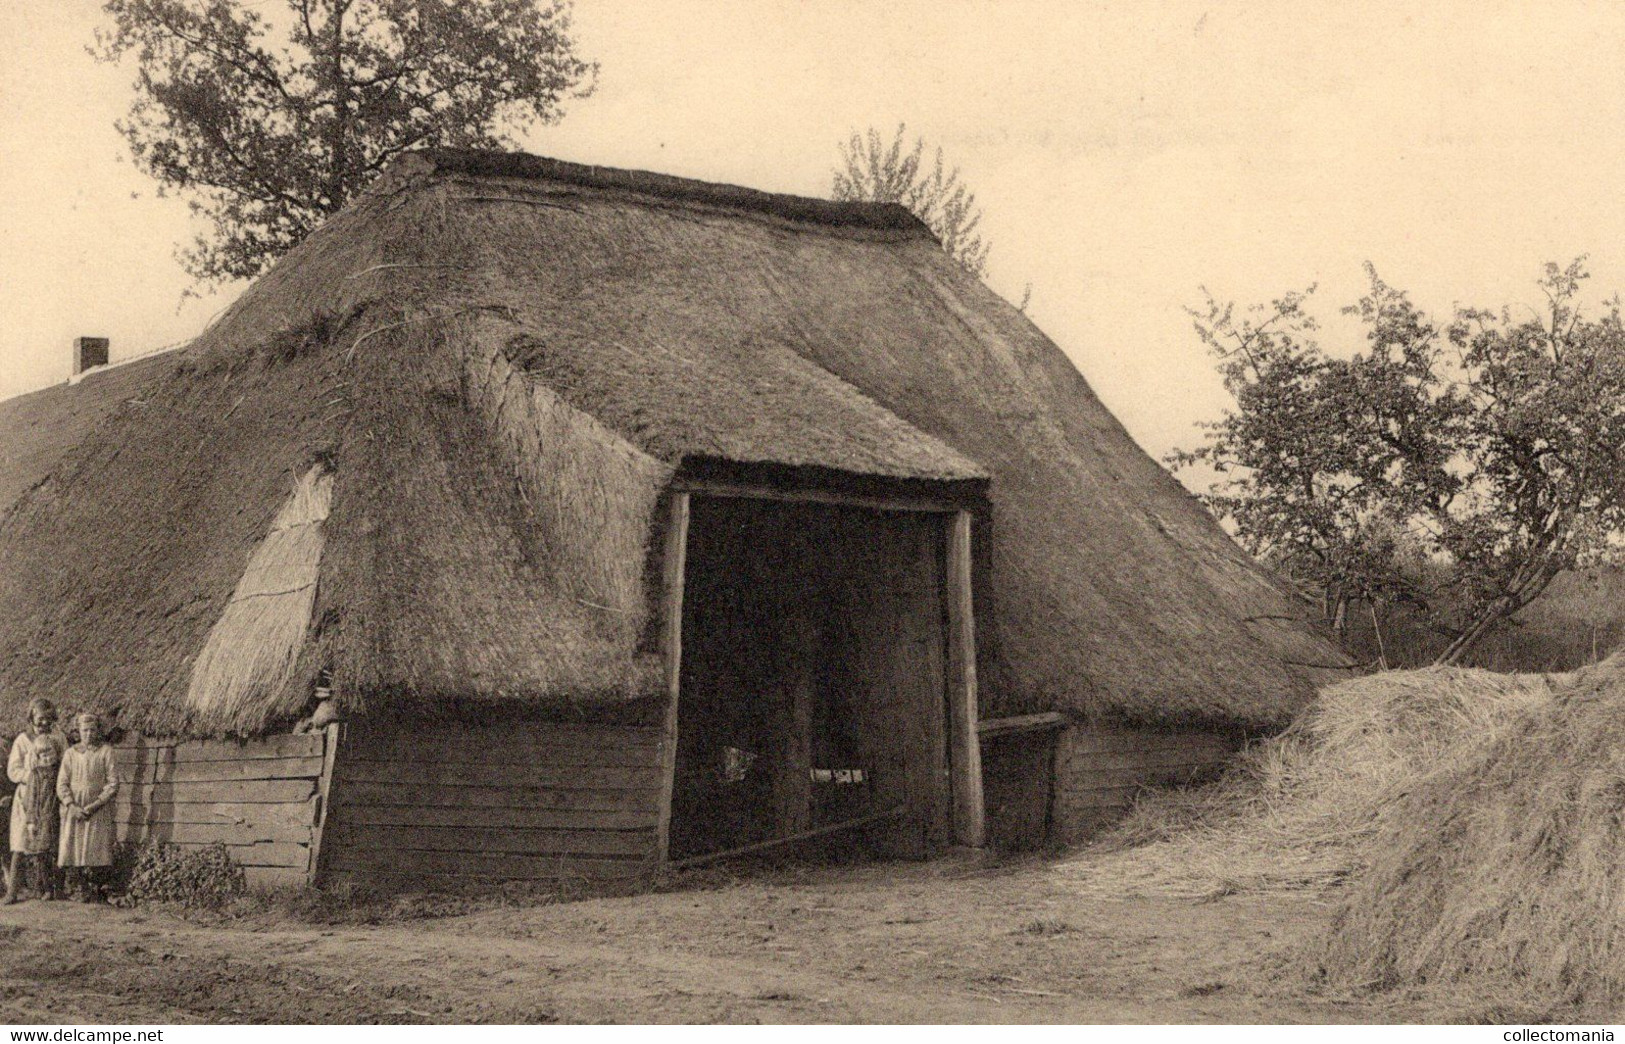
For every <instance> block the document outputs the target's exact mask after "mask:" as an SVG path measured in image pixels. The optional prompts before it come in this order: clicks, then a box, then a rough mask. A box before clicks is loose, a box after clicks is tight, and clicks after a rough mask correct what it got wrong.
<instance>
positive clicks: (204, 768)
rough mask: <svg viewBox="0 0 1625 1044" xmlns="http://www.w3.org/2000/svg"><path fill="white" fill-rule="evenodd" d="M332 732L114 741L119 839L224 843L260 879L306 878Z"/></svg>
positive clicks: (291, 881) (286, 881)
mask: <svg viewBox="0 0 1625 1044" xmlns="http://www.w3.org/2000/svg"><path fill="white" fill-rule="evenodd" d="M326 742H327V739H326V737H325V736H324V735H323V734H321V733H315V734H311V735H289V736H269V737H266V738H264V739H258V740H248V741H242V742H238V741H233V740H178V741H177V740H155V739H149V738H147V737H141V736H137V737H133V738H131V739H128V740H125V741H124V742H123V743H121V744H119V745H118V746H117V747H116V748H115V750H114V754H115V760H116V761H117V763H118V769H119V776H120V786H119V793H118V797H117V798H116V799H115V802H114V814H115V819H116V821H117V823H118V838H119V840H120V841H135V842H141V841H158V842H163V843H166V844H173V845H179V846H181V847H183V848H198V847H202V846H205V845H209V844H215V843H219V844H223V845H225V846H226V849H227V851H229V852H230V853H231V855H232V858H233V859H235V860H236V861H237V862H238V863H239V864H241V865H242V866H243V868H244V870H245V872H246V873H247V875H248V878H249V884H250V885H251V886H255V887H269V886H273V885H296V884H302V883H304V882H305V881H306V880H307V879H308V876H309V873H310V870H311V849H312V845H313V842H314V840H315V834H316V830H317V829H318V825H319V824H320V822H321V815H322V810H321V803H320V801H319V800H318V798H317V793H318V791H319V789H320V781H321V774H322V766H323V755H324V753H325V749H326V748H325V744H326Z"/></svg>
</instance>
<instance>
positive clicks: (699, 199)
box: [381, 149, 931, 238]
mask: <svg viewBox="0 0 1625 1044" xmlns="http://www.w3.org/2000/svg"><path fill="white" fill-rule="evenodd" d="M449 175H464V176H467V177H470V178H476V179H495V178H501V179H515V180H524V181H530V182H534V183H536V184H543V185H550V186H553V187H554V188H560V187H574V188H581V189H589V190H593V191H594V192H596V193H598V194H600V195H602V194H604V193H607V192H613V193H620V194H628V195H635V196H640V197H643V198H644V199H646V200H669V201H673V202H681V203H696V204H702V205H705V206H711V207H723V208H728V209H732V210H738V211H754V212H756V213H760V214H767V215H771V216H773V217H777V218H782V219H784V220H785V221H792V222H799V223H805V224H811V225H827V226H835V227H845V228H855V229H873V230H881V231H892V232H906V233H910V234H913V235H921V236H925V237H927V238H929V237H931V230H930V229H929V228H928V227H927V226H926V224H925V222H923V221H921V220H920V219H919V218H918V217H916V216H915V215H914V213H913V212H912V211H910V210H909V209H908V208H907V207H905V206H902V205H901V204H898V203H863V202H838V201H836V200H829V199H813V198H809V197H806V196H792V195H787V194H784V193H775V192H762V191H760V190H758V189H752V188H745V187H742V186H739V185H722V184H717V183H714V182H709V181H696V180H693V179H691V178H679V177H674V176H672V175H670V174H658V173H655V172H653V171H647V170H622V169H619V168H616V167H599V166H591V165H587V164H581V163H569V162H567V161H565V160H557V159H549V158H548V157H546V156H532V155H529V154H527V153H522V152H481V151H478V150H472V149H424V150H421V151H418V152H411V153H407V154H405V155H404V156H401V157H400V158H398V159H397V160H396V161H395V162H394V163H393V164H391V166H390V168H388V169H386V171H385V174H384V177H383V178H382V179H381V185H382V186H393V185H395V184H396V183H397V181H398V180H399V179H410V178H419V177H430V176H449Z"/></svg>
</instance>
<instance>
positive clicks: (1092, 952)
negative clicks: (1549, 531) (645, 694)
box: [0, 856, 1500, 1024]
mask: <svg viewBox="0 0 1625 1044" xmlns="http://www.w3.org/2000/svg"><path fill="white" fill-rule="evenodd" d="M1076 858H1079V857H1075V858H1074V860H1073V861H1070V862H1069V863H1066V864H1056V863H1053V862H1049V861H1043V860H1031V861H1026V862H1022V863H1018V864H1014V865H1002V866H989V865H986V864H985V863H984V862H981V861H979V860H977V859H974V858H971V857H952V858H946V859H941V860H937V861H933V862H931V863H925V864H882V865H868V866H860V867H850V868H817V869H799V870H776V871H765V872H760V873H757V874H754V875H748V876H743V877H740V878H737V879H734V880H731V881H724V882H722V883H721V884H720V885H719V882H718V880H717V879H716V878H715V877H713V878H709V879H698V880H694V881H691V882H688V886H687V887H682V886H681V885H682V883H681V882H680V883H679V884H680V887H679V888H678V889H677V890H674V891H668V892H664V893H660V894H654V895H643V896H634V897H621V898H600V899H588V900H578V901H574V902H557V903H550V904H540V905H536V904H532V905H523V906H516V905H507V906H497V907H493V908H488V909H483V910H476V911H475V912H472V913H461V914H458V915H456V916H446V917H431V918H419V919H411V920H385V921H384V922H383V923H378V924H356V925H342V926H336V925H322V924H311V923H301V922H300V921H299V920H297V919H295V918H290V917H286V916H269V915H260V916H257V917H251V918H241V917H239V918H235V919H229V920H223V921H220V922H218V923H209V922H208V921H207V920H200V919H199V918H198V917H196V916H195V915H194V916H191V917H188V918H185V919H182V918H179V917H176V916H173V915H170V914H167V913H162V912H155V911H153V910H150V909H133V910H131V909H115V908H111V907H105V906H86V905H81V904H78V903H63V902H57V903H46V902H40V901H30V902H25V903H22V904H19V905H17V906H13V907H9V908H5V909H0V948H3V951H0V952H4V954H5V959H4V960H0V1022H5V1023H13V1024H16V1023H22V1024H28V1023H38V1024H60V1023H61V1022H64V1021H71V1022H76V1023H92V1022H119V1023H198V1022H227V1023H281V1022H316V1023H329V1022H341V1023H342V1022H369V1023H370V1022H451V1023H477V1022H498V1023H510V1022H521V1023H527V1022H569V1023H598V1022H616V1023H646V1022H730V1023H740V1022H747V1023H748V1022H772V1023H785V1022H789V1023H813V1022H835V1023H911V1022H954V1023H961V1022H983V1023H985V1022H1042V1023H1123V1022H1174V1023H1197V1022H1218V1023H1237V1022H1240V1023H1248V1022H1253V1023H1257V1022H1265V1023H1287V1022H1313V1023H1320V1022H1362V1023H1365V1022H1396V1021H1397V1022H1411V1021H1463V1020H1474V1019H1476V1018H1479V1017H1482V1016H1483V1014H1484V1013H1475V1012H1474V1011H1473V1010H1472V1009H1471V1008H1470V1007H1466V1008H1460V1009H1457V1010H1440V1009H1438V1008H1428V1007H1425V1006H1423V1005H1421V1004H1420V1002H1417V1001H1415V1000H1406V999H1397V1000H1396V999H1395V998H1393V997H1391V996H1388V997H1380V998H1373V997H1336V996H1330V995H1325V994H1321V993H1317V992H1316V991H1314V990H1313V989H1311V988H1310V986H1309V984H1307V983H1306V982H1305V981H1304V980H1303V979H1302V977H1301V974H1300V973H1299V972H1298V971H1297V970H1296V967H1295V965H1294V961H1293V957H1292V951H1293V947H1294V946H1295V945H1297V944H1299V943H1301V942H1302V941H1303V940H1304V939H1305V938H1307V937H1309V936H1310V935H1311V934H1312V933H1315V932H1317V931H1319V930H1321V929H1322V927H1323V926H1324V925H1325V923H1326V921H1327V918H1328V917H1329V915H1330V910H1331V907H1330V904H1329V903H1328V902H1327V901H1325V900H1324V899H1317V898H1316V897H1314V896H1311V895H1302V896H1293V897H1289V898H1281V897H1279V896H1272V897H1258V896H1251V897H1249V896H1227V897H1221V898H1217V899H1212V900H1210V901H1191V900H1181V899H1166V898H1153V897H1124V898H1117V899H1099V898H1080V897H1078V895H1077V894H1076V890H1075V889H1069V887H1068V882H1069V880H1075V879H1076V876H1077V874H1078V873H1079V871H1080V866H1079V864H1078V863H1077V862H1076ZM1081 858H1085V859H1087V858H1088V857H1087V856H1084V857H1081ZM1082 869H1084V870H1086V869H1087V868H1086V867H1085V868H1082ZM1493 1021H1500V1020H1499V1019H1494V1020H1493Z"/></svg>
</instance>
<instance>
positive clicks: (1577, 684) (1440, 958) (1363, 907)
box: [1319, 655, 1625, 1012]
mask: <svg viewBox="0 0 1625 1044" xmlns="http://www.w3.org/2000/svg"><path fill="white" fill-rule="evenodd" d="M1361 848H1362V851H1363V852H1364V853H1365V855H1366V861H1367V863H1368V865H1367V866H1366V867H1365V868H1364V869H1363V871H1362V872H1361V873H1360V874H1358V875H1357V876H1356V877H1355V878H1354V880H1353V881H1352V882H1351V884H1350V887H1349V889H1348V892H1347V894H1346V896H1345V898H1344V900H1343V903H1342V906H1341V909H1340V910H1339V913H1338V915H1337V918H1336V922H1335V925H1334V928H1333V931H1332V932H1331V934H1330V936H1329V937H1328V939H1327V941H1326V944H1325V947H1324V950H1323V951H1322V952H1321V953H1320V954H1319V957H1320V963H1321V968H1322V970H1323V971H1324V972H1325V974H1326V975H1327V977H1328V978H1329V979H1330V980H1331V981H1332V982H1334V983H1338V984H1341V985H1345V986H1379V987H1380V986H1385V985H1395V984H1406V985H1412V984H1425V985H1431V986H1443V987H1447V988H1450V987H1457V986H1469V985H1471V986H1477V987H1480V988H1482V987H1486V986H1487V987H1505V988H1507V989H1510V990H1512V991H1515V992H1512V993H1510V994H1508V995H1510V996H1517V997H1520V998H1522V999H1523V1000H1525V1001H1530V1002H1537V1003H1573V1004H1584V1005H1587V1006H1598V1005H1601V1006H1604V1007H1606V1008H1607V1009H1609V1010H1613V1011H1616V1012H1617V1011H1618V1010H1619V1007H1618V1006H1619V1005H1620V1004H1621V1003H1622V1002H1625V655H1616V656H1614V657H1613V658H1611V659H1609V660H1606V661H1604V662H1603V663H1601V664H1599V665H1597V666H1594V667H1591V668H1587V669H1583V670H1581V671H1577V672H1575V673H1574V674H1572V675H1569V676H1566V677H1564V678H1563V679H1561V680H1560V681H1559V683H1558V684H1557V685H1556V686H1555V691H1554V693H1553V696H1552V698H1551V699H1550V700H1548V701H1539V702H1536V703H1533V704H1528V705H1525V706H1523V707H1521V708H1519V709H1518V710H1517V711H1516V712H1515V713H1514V714H1512V715H1511V716H1510V717H1509V719H1508V720H1507V722H1506V723H1505V724H1504V726H1503V727H1501V728H1498V729H1494V730H1489V731H1486V732H1484V733H1483V734H1482V735H1477V736H1474V737H1471V738H1464V740H1463V741H1462V742H1459V743H1456V744H1454V745H1452V746H1451V747H1450V748H1449V749H1448V750H1446V751H1444V752H1442V753H1441V755H1440V756H1439V757H1437V758H1436V759H1434V763H1433V764H1431V765H1430V766H1428V770H1427V771H1425V772H1423V773H1421V774H1419V775H1418V776H1417V778H1415V779H1414V780H1412V781H1411V782H1410V783H1409V784H1408V785H1407V786H1405V787H1404V788H1403V789H1402V790H1400V791H1398V792H1396V793H1394V794H1393V795H1392V800H1391V801H1390V803H1389V804H1388V805H1387V806H1386V807H1385V808H1383V809H1382V810H1381V812H1380V815H1379V816H1378V817H1377V822H1376V824H1375V828H1374V829H1373V830H1372V832H1371V834H1370V837H1369V838H1368V840H1366V841H1365V843H1364V844H1363V845H1362V846H1361Z"/></svg>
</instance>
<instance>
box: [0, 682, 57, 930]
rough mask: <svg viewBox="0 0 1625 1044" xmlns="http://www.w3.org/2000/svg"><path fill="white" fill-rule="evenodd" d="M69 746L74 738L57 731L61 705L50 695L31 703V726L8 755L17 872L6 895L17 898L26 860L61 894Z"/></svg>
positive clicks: (50, 890) (45, 887) (48, 893)
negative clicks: (63, 772)
mask: <svg viewBox="0 0 1625 1044" xmlns="http://www.w3.org/2000/svg"><path fill="white" fill-rule="evenodd" d="M67 749H68V741H67V740H66V739H63V738H62V734H61V733H60V732H57V731H56V706H55V705H54V704H53V703H52V702H51V701H50V700H46V699H36V700H35V701H34V702H33V703H31V704H29V707H28V731H26V732H24V733H21V734H20V735H18V737H17V738H16V740H14V741H13V742H12V744H11V756H10V757H9V758H7V759H6V777H7V778H8V779H10V780H11V781H12V782H13V783H15V784H17V791H16V793H15V794H14V795H13V799H12V802H11V873H10V875H9V876H8V877H7V879H6V895H5V898H4V900H0V901H3V902H6V903H14V902H16V901H17V892H18V889H19V887H20V886H21V884H22V870H23V863H24V861H25V860H26V861H28V862H32V863H36V864H38V866H39V874H40V877H41V878H42V879H43V880H42V883H41V889H40V890H41V892H43V893H44V896H45V898H47V899H55V898H56V892H57V887H56V865H55V857H56V847H57V821H58V818H59V811H58V806H57V797H56V776H57V771H58V769H59V768H60V767H61V764H62V755H63V753H64V752H66V750H67Z"/></svg>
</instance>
